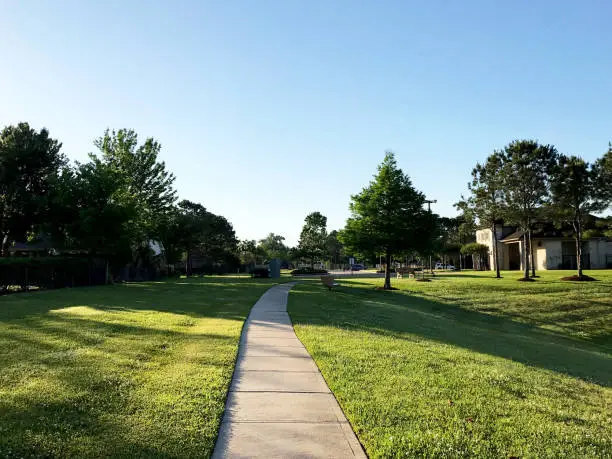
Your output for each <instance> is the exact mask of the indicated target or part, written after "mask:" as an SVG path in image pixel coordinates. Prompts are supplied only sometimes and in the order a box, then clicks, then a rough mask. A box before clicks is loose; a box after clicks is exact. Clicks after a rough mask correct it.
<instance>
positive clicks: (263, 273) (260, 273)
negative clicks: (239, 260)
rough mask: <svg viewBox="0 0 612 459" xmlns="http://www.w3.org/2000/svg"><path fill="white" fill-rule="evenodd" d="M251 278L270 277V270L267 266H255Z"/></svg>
mask: <svg viewBox="0 0 612 459" xmlns="http://www.w3.org/2000/svg"><path fill="white" fill-rule="evenodd" d="M252 274H253V277H270V270H269V269H268V267H267V266H256V267H255V268H253V271H252Z"/></svg>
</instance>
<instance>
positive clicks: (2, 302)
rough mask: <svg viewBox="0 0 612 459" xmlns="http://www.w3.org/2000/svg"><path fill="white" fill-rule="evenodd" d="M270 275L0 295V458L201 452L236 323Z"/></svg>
mask: <svg viewBox="0 0 612 459" xmlns="http://www.w3.org/2000/svg"><path fill="white" fill-rule="evenodd" d="M272 284H273V281H268V280H258V279H249V278H243V279H238V278H222V277H212V278H202V279H190V280H185V279H182V280H173V281H167V282H162V283H143V284H127V285H115V286H106V287H95V288H76V289H63V290H55V291H46V292H37V293H31V294H16V295H8V296H5V297H0V457H104V456H106V457H126V458H127V457H130V458H131V457H206V456H208V455H210V454H211V453H212V448H213V446H214V441H215V438H216V436H217V430H218V426H219V423H220V420H221V415H222V413H223V408H224V401H225V397H226V393H227V390H228V387H229V383H230V380H231V376H232V371H233V368H234V362H235V358H236V353H237V349H238V341H239V336H240V332H241V329H242V325H243V322H244V319H245V318H246V316H247V315H248V312H249V310H250V308H251V306H252V305H253V304H254V303H255V302H256V301H257V299H258V298H259V297H260V296H261V294H262V293H264V292H265V290H267V289H268V288H269V287H270V286H271V285H272Z"/></svg>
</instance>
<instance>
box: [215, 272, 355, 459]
mask: <svg viewBox="0 0 612 459" xmlns="http://www.w3.org/2000/svg"><path fill="white" fill-rule="evenodd" d="M294 285H295V283H287V284H280V285H277V286H275V287H272V288H271V289H269V290H268V291H267V292H266V293H264V294H263V295H262V297H261V298H260V299H259V301H257V303H255V306H253V308H252V309H251V313H250V314H249V317H248V318H247V321H246V324H245V326H244V328H243V330H242V336H241V338H240V348H239V351H238V361H237V363H236V369H235V371H234V376H233V378H232V384H231V387H230V391H229V394H228V398H227V402H226V405H225V414H224V415H223V421H222V422H221V428H220V431H219V437H218V439H217V443H216V445H215V451H214V453H213V458H215V459H216V458H239V457H312V458H315V457H317V458H319V457H329V458H353V457H359V458H365V457H366V455H365V453H364V452H363V449H362V448H361V445H360V444H359V441H358V440H357V437H356V436H355V434H354V432H353V430H352V429H351V426H350V424H349V423H348V421H347V419H346V417H345V416H344V413H343V412H342V410H341V409H340V406H339V405H338V402H337V401H336V399H335V397H334V395H333V394H332V393H331V391H330V390H329V387H327V384H326V383H325V380H324V379H323V376H321V373H320V372H319V369H318V368H317V365H316V364H315V362H314V360H312V357H310V354H308V352H307V351H306V348H305V347H304V346H303V345H302V343H301V342H300V340H299V339H298V338H297V336H296V335H295V332H294V331H293V326H292V324H291V320H290V318H289V314H287V297H288V295H289V290H291V288H292V287H293V286H294Z"/></svg>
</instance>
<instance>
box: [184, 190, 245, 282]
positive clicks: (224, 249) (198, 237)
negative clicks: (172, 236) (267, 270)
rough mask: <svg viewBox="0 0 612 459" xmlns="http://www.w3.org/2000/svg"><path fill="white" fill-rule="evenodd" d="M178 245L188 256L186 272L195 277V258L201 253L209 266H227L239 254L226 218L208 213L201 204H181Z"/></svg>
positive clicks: (186, 201)
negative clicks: (218, 264) (221, 264)
mask: <svg viewBox="0 0 612 459" xmlns="http://www.w3.org/2000/svg"><path fill="white" fill-rule="evenodd" d="M178 210H179V215H178V218H177V224H176V228H177V234H178V235H179V237H178V242H177V243H178V245H179V246H180V247H182V249H183V251H184V253H185V255H186V261H185V271H186V273H187V275H188V276H190V275H191V274H192V273H193V256H194V254H195V252H198V254H199V255H200V256H202V257H203V258H205V259H206V260H207V262H208V263H210V264H215V263H225V262H227V261H229V260H231V259H232V258H233V256H234V255H233V254H235V253H236V252H237V251H238V240H237V239H236V235H235V232H234V228H233V227H232V225H231V223H230V222H228V221H227V219H226V218H225V217H222V216H220V215H215V214H213V213H211V212H208V211H207V210H206V208H205V207H204V206H203V205H202V204H199V203H196V202H192V201H189V200H186V199H184V200H182V201H181V202H179V203H178Z"/></svg>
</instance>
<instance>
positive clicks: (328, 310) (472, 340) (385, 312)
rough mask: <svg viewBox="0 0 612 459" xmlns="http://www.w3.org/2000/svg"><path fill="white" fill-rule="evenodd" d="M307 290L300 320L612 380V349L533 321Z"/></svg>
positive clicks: (412, 300) (293, 307) (295, 304)
mask: <svg viewBox="0 0 612 459" xmlns="http://www.w3.org/2000/svg"><path fill="white" fill-rule="evenodd" d="M303 290H305V291H310V290H314V287H313V286H299V287H298V288H297V289H295V290H294V291H293V292H292V293H291V295H290V302H289V306H290V307H289V312H290V315H291V318H292V320H293V322H294V323H296V324H315V325H329V326H335V327H341V328H345V329H349V330H350V329H354V330H362V331H367V332H370V333H376V334H383V335H390V336H393V337H395V338H399V339H411V338H409V337H407V336H406V334H410V335H417V336H421V337H423V338H427V339H431V340H434V341H438V342H441V343H446V344H451V345H455V346H459V347H462V348H466V349H471V350H473V351H476V352H480V353H483V354H489V355H493V356H497V357H502V358H505V359H510V360H514V361H517V362H521V363H524V364H527V365H530V366H535V367H540V368H545V369H548V370H552V371H555V372H559V373H564V374H568V375H571V376H575V377H579V378H581V379H584V380H587V381H590V382H594V383H596V384H599V385H602V386H606V387H610V386H611V385H612V356H611V355H610V353H609V351H608V350H607V349H605V348H604V347H600V346H596V345H591V344H588V343H584V342H580V341H577V340H573V339H569V338H565V337H563V336H561V335H559V334H556V333H554V332H549V331H546V330H541V329H538V328H536V327H535V326H533V325H528V324H522V323H518V322H514V321H512V320H509V319H507V318H504V317H498V316H493V315H489V314H483V313H481V312H477V311H472V310H466V309H462V308H460V307H458V306H456V305H454V304H445V303H442V302H438V301H433V300H430V299H425V298H420V297H416V296H411V295H407V294H394V293H391V292H389V293H386V292H376V291H372V290H369V289H368V290H366V289H363V288H353V289H351V288H347V287H345V288H342V289H340V290H338V291H337V292H336V294H335V295H333V296H332V295H329V292H327V291H325V292H324V291H319V292H318V295H317V294H315V295H300V292H301V291H303ZM300 296H302V298H300Z"/></svg>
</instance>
